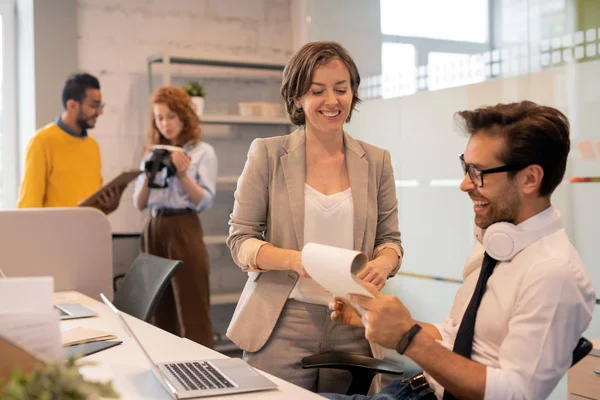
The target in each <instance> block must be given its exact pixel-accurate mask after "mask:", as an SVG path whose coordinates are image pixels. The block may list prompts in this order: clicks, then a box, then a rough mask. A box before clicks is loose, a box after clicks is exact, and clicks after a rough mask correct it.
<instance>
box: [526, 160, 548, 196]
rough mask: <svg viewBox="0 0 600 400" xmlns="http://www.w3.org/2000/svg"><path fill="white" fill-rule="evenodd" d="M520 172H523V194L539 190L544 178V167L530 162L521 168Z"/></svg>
mask: <svg viewBox="0 0 600 400" xmlns="http://www.w3.org/2000/svg"><path fill="white" fill-rule="evenodd" d="M521 173H522V174H523V178H522V179H523V192H525V194H533V193H535V192H539V190H540V186H542V180H543V179H544V169H543V168H542V167H541V166H539V165H537V164H532V165H530V166H528V167H526V168H525V169H524V170H522V171H521Z"/></svg>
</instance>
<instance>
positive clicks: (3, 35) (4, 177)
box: [0, 0, 18, 209]
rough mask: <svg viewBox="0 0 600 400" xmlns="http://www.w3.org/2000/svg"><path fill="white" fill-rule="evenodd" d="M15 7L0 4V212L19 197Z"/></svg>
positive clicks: (11, 3) (10, 205)
mask: <svg viewBox="0 0 600 400" xmlns="http://www.w3.org/2000/svg"><path fill="white" fill-rule="evenodd" d="M14 21H15V5H14V3H13V2H12V1H9V0H6V1H0V209H6V208H12V207H13V206H14V205H15V203H16V198H17V187H18V178H17V131H16V98H15V43H14V41H15V24H14Z"/></svg>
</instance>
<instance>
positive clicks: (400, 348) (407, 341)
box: [396, 324, 421, 354]
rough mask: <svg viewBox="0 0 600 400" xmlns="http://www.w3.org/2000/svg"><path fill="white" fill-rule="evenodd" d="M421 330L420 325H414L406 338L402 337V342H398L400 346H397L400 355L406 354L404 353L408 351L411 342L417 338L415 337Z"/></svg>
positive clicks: (406, 334) (405, 335)
mask: <svg viewBox="0 0 600 400" xmlns="http://www.w3.org/2000/svg"><path fill="white" fill-rule="evenodd" d="M420 330H421V325H419V324H414V325H413V326H412V327H411V328H410V329H409V330H408V331H407V332H406V333H405V334H404V336H402V339H400V341H399V342H398V344H397V345H396V351H397V352H398V353H400V354H404V352H405V351H406V349H407V348H408V345H409V344H410V342H411V341H412V340H413V338H414V337H415V335H416V334H417V333H419V331H420Z"/></svg>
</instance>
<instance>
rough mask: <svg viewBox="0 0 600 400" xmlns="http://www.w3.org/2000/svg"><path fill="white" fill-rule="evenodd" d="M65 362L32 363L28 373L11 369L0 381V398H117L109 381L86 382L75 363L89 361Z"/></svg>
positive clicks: (83, 399) (64, 399) (62, 399)
mask: <svg viewBox="0 0 600 400" xmlns="http://www.w3.org/2000/svg"><path fill="white" fill-rule="evenodd" d="M76 361H77V360H76V359H75V358H70V359H69V360H68V361H67V362H66V363H64V364H63V363H54V364H50V365H45V366H42V367H36V368H35V369H34V370H33V371H32V372H31V373H29V374H23V373H21V371H20V370H15V371H14V372H13V375H12V376H11V378H10V379H9V380H8V382H6V383H5V382H0V400H20V399H31V400H59V399H60V400H88V399H91V400H96V399H100V398H102V397H104V398H111V399H117V398H119V395H118V394H117V393H116V392H115V390H114V389H113V386H112V382H110V381H108V382H88V381H86V380H85V379H84V378H83V376H81V374H80V373H79V367H82V366H86V365H94V364H93V363H76Z"/></svg>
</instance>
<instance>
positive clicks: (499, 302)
mask: <svg viewBox="0 0 600 400" xmlns="http://www.w3.org/2000/svg"><path fill="white" fill-rule="evenodd" d="M554 218H559V217H558V216H557V214H556V212H555V210H554V209H553V208H552V207H550V208H548V209H546V210H544V211H543V212H541V213H539V214H537V215H536V216H534V217H532V218H530V219H528V220H527V221H524V222H523V223H522V224H520V225H519V228H522V229H523V230H525V231H531V230H538V229H540V228H541V227H544V226H547V225H548V224H549V223H550V222H551V221H553V220H554ZM484 251H485V250H484V247H483V246H482V245H481V244H479V243H477V245H476V246H475V248H474V249H473V251H472V252H471V254H470V255H469V257H468V259H467V262H466V264H465V267H464V269H463V284H462V285H461V287H460V288H459V289H458V292H457V294H456V298H455V300H454V304H453V306H452V310H451V312H450V317H449V318H446V319H445V320H444V321H443V322H442V323H441V324H439V325H436V326H437V328H438V330H439V331H440V333H441V335H442V337H443V342H442V344H443V345H444V346H446V347H447V348H449V349H450V350H451V349H452V347H453V346H454V340H455V339H456V334H457V331H458V327H459V325H460V322H461V320H462V317H463V314H464V312H465V310H466V308H467V305H468V304H469V301H470V300H471V296H472V295H473V291H474V290H475V285H476V283H477V279H478V278H479V273H480V271H481V263H482V261H483V253H484ZM595 304H596V295H595V292H594V288H593V286H592V281H591V279H590V277H589V275H588V273H587V271H586V268H585V266H584V264H583V261H582V259H581V258H580V256H579V254H578V253H577V250H575V248H574V247H573V245H572V244H571V243H570V241H569V238H568V237H567V234H566V232H565V230H564V229H563V228H560V229H558V230H556V231H554V232H553V233H551V234H549V235H547V236H545V237H542V238H541V239H539V240H537V241H535V242H533V243H532V244H530V245H529V246H527V247H526V248H525V249H523V250H522V251H521V252H520V253H518V254H517V255H516V256H515V257H514V258H513V259H512V260H510V261H507V262H499V263H498V264H497V265H496V268H495V269H494V272H493V274H492V276H491V277H490V279H489V281H488V284H487V290H486V292H485V294H484V296H483V298H482V301H481V305H480V307H479V311H478V314H477V320H476V323H475V337H474V340H473V353H472V356H471V358H472V359H473V361H476V362H478V363H480V364H483V365H485V366H486V367H487V371H486V384H485V399H486V400H496V399H498V400H508V399H531V400H541V399H545V398H547V397H548V396H549V395H550V393H551V392H552V390H553V389H554V387H555V386H556V384H557V383H558V381H559V380H560V378H561V377H562V376H563V375H564V374H565V372H566V371H567V370H568V369H569V367H570V365H571V362H572V352H573V350H574V349H575V346H576V345H577V342H578V340H579V338H580V337H581V335H582V333H583V331H584V330H585V329H586V328H587V327H588V325H589V323H590V321H591V318H592V311H593V309H594V306H595ZM427 378H428V380H429V382H430V384H431V386H432V387H433V388H434V389H435V392H436V395H437V397H438V398H439V399H441V398H442V394H443V390H444V389H443V388H442V387H441V386H440V385H439V384H438V383H437V382H436V381H435V380H434V379H433V378H432V377H431V376H427Z"/></svg>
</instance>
